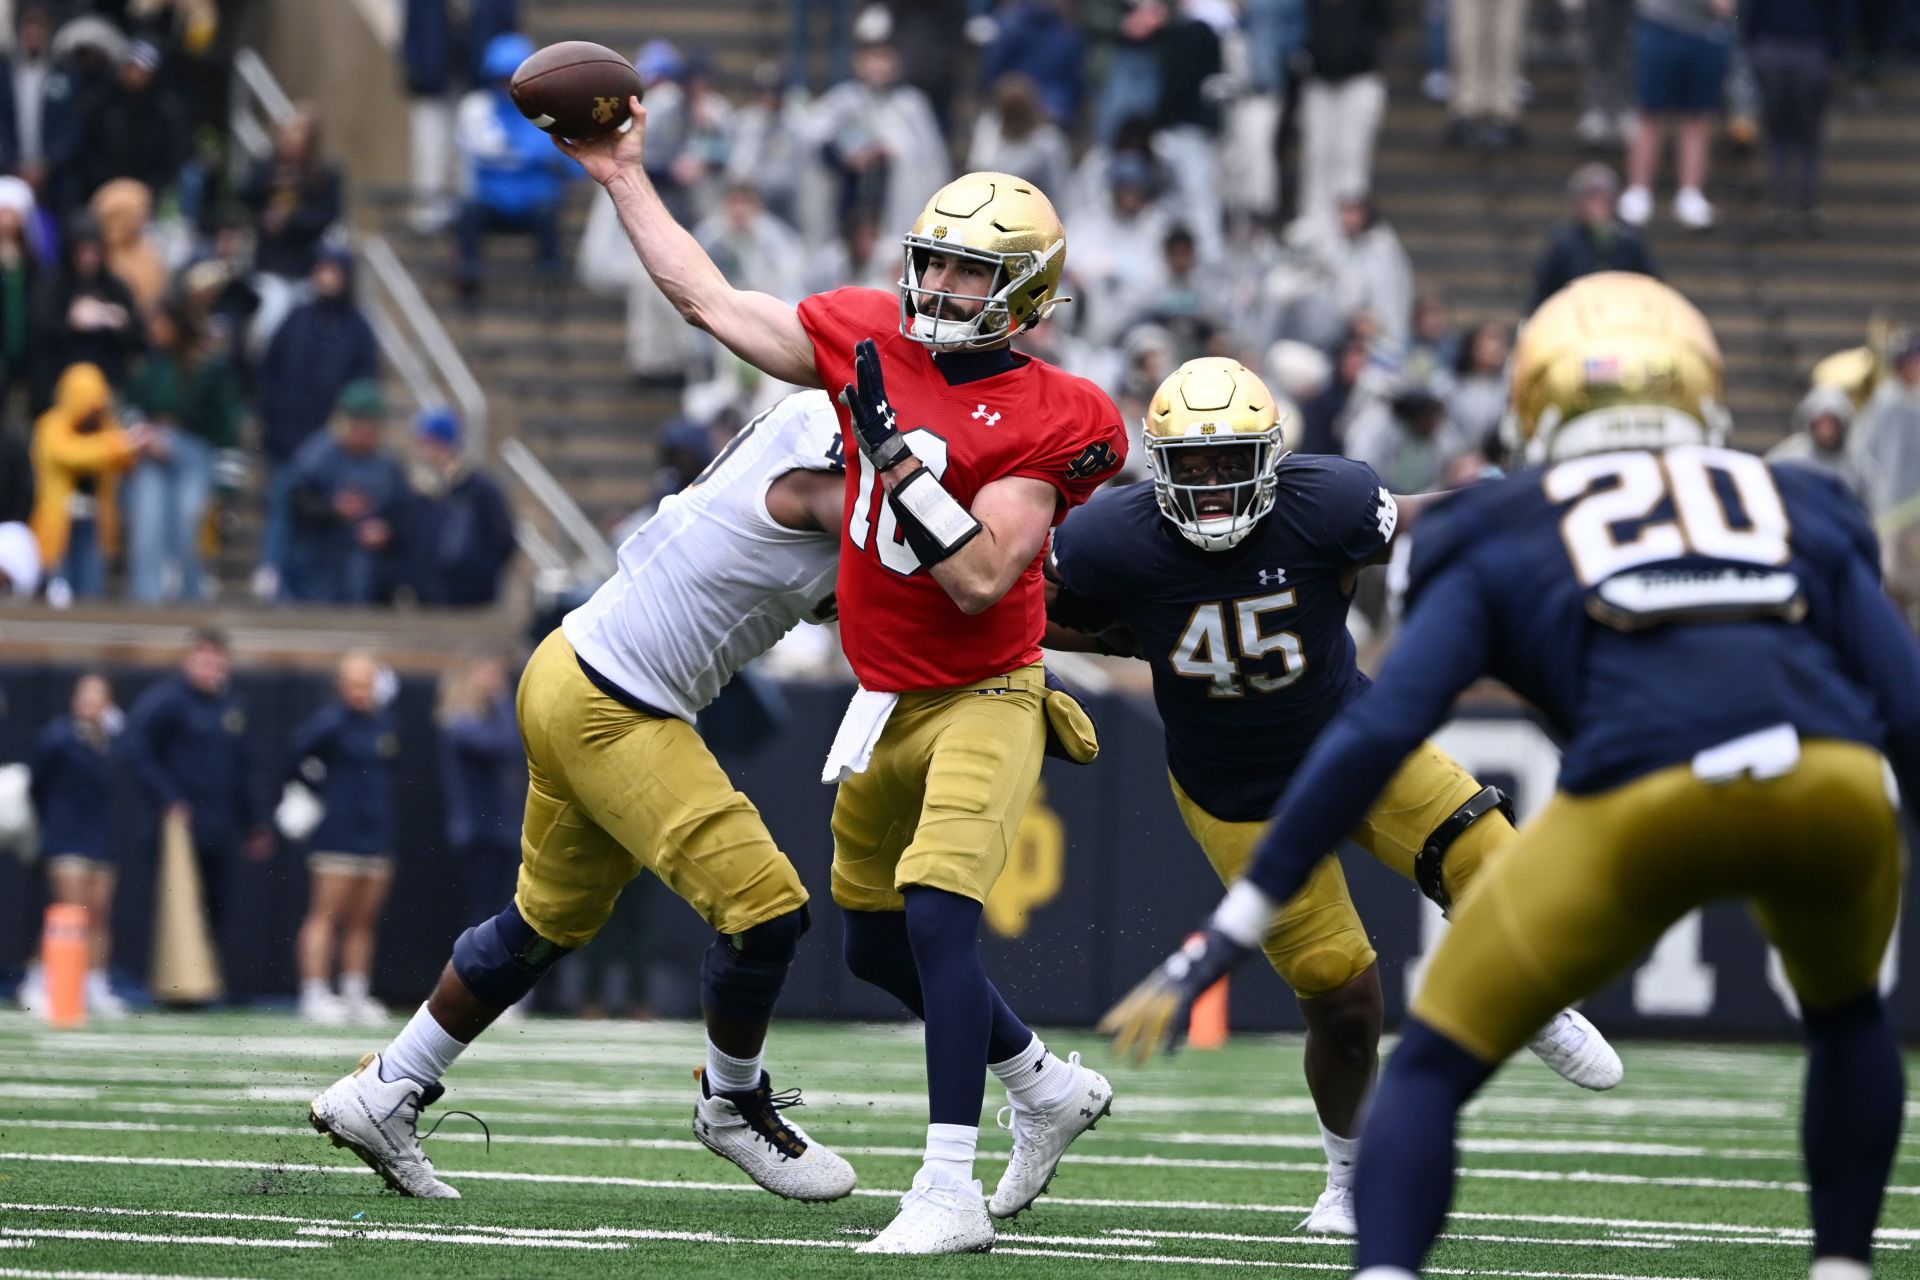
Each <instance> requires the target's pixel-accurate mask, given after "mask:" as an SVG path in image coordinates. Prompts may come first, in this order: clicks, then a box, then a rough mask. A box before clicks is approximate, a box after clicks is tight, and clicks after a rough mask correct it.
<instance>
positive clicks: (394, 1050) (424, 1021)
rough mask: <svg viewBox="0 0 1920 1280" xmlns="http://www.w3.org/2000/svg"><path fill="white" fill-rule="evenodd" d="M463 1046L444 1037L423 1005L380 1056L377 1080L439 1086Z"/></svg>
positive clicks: (438, 1024) (446, 1035)
mask: <svg viewBox="0 0 1920 1280" xmlns="http://www.w3.org/2000/svg"><path fill="white" fill-rule="evenodd" d="M466 1047H467V1046H466V1045H464V1044H462V1043H460V1041H458V1040H455V1039H454V1038H453V1037H452V1036H450V1035H448V1034H447V1032H446V1029H445V1028H443V1027H442V1026H441V1025H440V1023H439V1022H438V1021H437V1020H436V1019H435V1018H434V1016H433V1015H432V1014H431V1013H428V1012H427V1006H426V1005H424V1004H423V1005H421V1006H420V1008H419V1009H418V1010H417V1011H416V1012H415V1013H414V1015H413V1017H411V1018H409V1019H408V1020H407V1025H406V1026H404V1027H402V1028H400V1034H399V1035H397V1036H395V1037H394V1038H393V1043H392V1044H390V1045H388V1046H387V1047H386V1049H385V1051H384V1052H382V1053H381V1055H380V1078H381V1079H382V1080H385V1081H386V1082H387V1083H388V1084H391V1083H393V1082H394V1081H395V1080H399V1079H401V1078H403V1077H404V1078H405V1079H408V1080H412V1081H414V1082H415V1083H416V1084H439V1083H440V1077H441V1076H443V1075H445V1074H447V1068H448V1067H450V1066H452V1065H453V1060H454V1059H455V1058H457V1057H459V1056H460V1054H461V1053H462V1052H463V1051H465V1049H466Z"/></svg>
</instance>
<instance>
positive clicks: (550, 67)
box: [507, 40, 640, 142]
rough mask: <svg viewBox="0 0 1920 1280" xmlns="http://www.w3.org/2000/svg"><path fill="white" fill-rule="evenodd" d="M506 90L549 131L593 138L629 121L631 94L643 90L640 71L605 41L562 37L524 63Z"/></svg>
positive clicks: (522, 110)
mask: <svg viewBox="0 0 1920 1280" xmlns="http://www.w3.org/2000/svg"><path fill="white" fill-rule="evenodd" d="M507 91H508V93H510V94H511V95H512V96H513V105H514V106H516V107H518V108H520V114H521V115H523V116H525V117H526V118H527V119H529V120H531V121H533V123H534V124H536V125H538V126H539V127H540V128H542V129H544V130H545V131H546V132H548V133H552V134H558V135H559V136H560V137H563V138H572V139H573V140H574V141H576V142H588V141H591V140H592V139H594V138H599V137H602V136H604V135H606V134H609V133H613V132H615V131H617V130H622V129H625V128H626V127H627V125H628V123H629V122H630V121H631V120H632V118H633V116H632V113H631V112H630V111H629V110H628V109H627V99H628V98H637V97H639V96H640V73H639V72H637V71H635V70H634V69H633V64H632V63H630V62H628V61H627V60H626V59H625V58H623V57H621V56H620V55H619V54H617V53H615V52H614V51H613V50H611V49H609V48H607V47H606V46H605V45H600V44H594V43H593V42H592V41H590V40H563V41H561V42H560V43H559V44H550V45H548V46H547V47H546V48H544V49H542V50H540V51H539V52H537V53H535V54H534V55H533V56H532V57H530V58H528V59H527V60H526V61H525V62H523V63H521V64H520V69H519V70H517V71H515V72H514V73H513V79H512V80H511V81H509V82H508V84H507Z"/></svg>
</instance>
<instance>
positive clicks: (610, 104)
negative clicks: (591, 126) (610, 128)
mask: <svg viewBox="0 0 1920 1280" xmlns="http://www.w3.org/2000/svg"><path fill="white" fill-rule="evenodd" d="M619 107H620V99H618V98H595V99H594V100H593V122H594V123H595V124H605V123H607V122H608V121H609V120H611V119H613V113H614V112H615V111H617V110H618V109H619Z"/></svg>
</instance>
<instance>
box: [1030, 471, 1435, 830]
mask: <svg viewBox="0 0 1920 1280" xmlns="http://www.w3.org/2000/svg"><path fill="white" fill-rule="evenodd" d="M1278 475H1279V490H1278V494H1277V497H1276V499H1275V501H1274V504H1273V510H1272V511H1271V512H1270V513H1269V514H1268V515H1267V516H1266V517H1265V518H1264V519H1262V520H1261V521H1260V522H1259V523H1258V524H1256V525H1255V526H1254V527H1253V529H1252V531H1251V532H1249V533H1248V534H1247V536H1246V537H1245V538H1244V539H1242V540H1241V541H1240V543H1239V544H1238V545H1237V546H1234V547H1231V548H1229V549H1227V550H1225V551H1207V550H1203V549H1202V548H1200V547H1197V546H1195V545H1193V544H1192V543H1190V542H1188V541H1187V540H1186V539H1185V538H1184V537H1182V536H1181V534H1180V531H1179V530H1178V529H1177V528H1175V527H1174V525H1173V524H1172V522H1171V521H1169V520H1167V518H1166V517H1165V516H1163V515H1161V514H1160V508H1159V504H1158V502H1157V500H1156V499H1155V497H1154V490H1153V485H1152V484H1148V483H1143V484H1135V485H1129V486H1127V487H1125V488H1122V489H1109V490H1107V491H1106V492H1104V493H1101V494H1098V495H1096V496H1095V498H1094V499H1093V501H1092V502H1089V503H1088V504H1087V505H1086V507H1085V508H1083V509H1082V510H1080V511H1076V512H1074V513H1073V515H1071V516H1070V517H1068V519H1067V521H1066V523H1065V524H1063V525H1061V526H1060V528H1059V529H1057V530H1055V532H1054V547H1053V556H1054V573H1055V575H1056V577H1057V578H1058V579H1059V586H1060V588H1061V592H1062V594H1061V596H1060V598H1059V599H1058V600H1056V602H1055V608H1054V617H1055V620H1056V621H1058V622H1060V623H1062V624H1064V625H1067V626H1072V627H1079V628H1082V629H1086V630H1098V629H1100V628H1102V627H1104V626H1105V625H1107V624H1109V623H1112V622H1115V621H1118V622H1124V623H1126V624H1127V625H1128V626H1129V627H1130V628H1131V629H1132V631H1133V635H1134V638H1135V639H1136V640H1137V641H1138V643H1139V647H1140V651H1141V654H1142V656H1144V657H1145V658H1146V660H1147V663H1148V665H1149V666H1150V667H1151V669H1152V672H1153V697H1154V703H1155V705H1156V706H1157V707H1158V708H1159V711H1160V719H1161V723H1162V725H1163V726H1164V728H1165V732H1166V747H1167V767H1168V769H1169V771H1170V772H1171V773H1172V774H1173V777H1174V780H1175V781H1177V782H1178V783H1179V784H1180V787H1181V790H1183V791H1185V792H1186V793H1187V794H1188V795H1189V796H1191V797H1192V798H1193V799H1194V801H1195V802H1197V803H1198V804H1199V805H1200V807H1201V808H1203V809H1205V810H1206V811H1207V812H1208V813H1209V814H1212V815H1213V816H1214V817H1216V818H1221V819H1225V820H1226V821H1229V822H1256V821H1264V820H1265V819H1266V818H1267V817H1268V816H1269V815H1270V814H1271V812H1272V810H1273V805H1274V802H1275V801H1276V800H1277V799H1279V797H1280V793H1281V791H1282V790H1284V789H1285V787H1286V783H1287V779H1288V778H1289V777H1290V776H1291V775H1292V773H1293V771H1294V769H1295V768H1296V767H1297V766H1298V765H1299V763H1300V761H1301V760H1302V758H1304V757H1305V755H1306V753H1307V750H1308V748H1310V747H1311V746H1312V745H1313V741H1314V739H1315V738H1316V737H1318V736H1319V734H1320V731H1321V729H1322V728H1324V727H1325V726H1326V724H1327V722H1328V721H1329V720H1331V719H1332V718H1333V716H1334V714H1335V713H1336V712H1338V711H1339V710H1340V708H1341V707H1342V706H1343V705H1344V704H1345V703H1346V702H1347V700H1348V699H1349V698H1351V697H1352V696H1353V695H1354V694H1355V693H1356V692H1358V691H1359V690H1360V689H1362V688H1364V687H1365V686H1366V677H1365V676H1363V675H1362V674H1361V673H1360V668H1359V667H1358V666H1357V665H1356V663H1355V662H1354V651H1353V637H1352V636H1351V635H1350V634H1349V633H1348V631H1347V605H1348V603H1349V601H1350V598H1351V586H1350V579H1351V576H1352V573H1353V570H1355V569H1356V568H1358V567H1359V566H1360V565H1363V564H1366V563H1367V562H1368V561H1370V560H1373V559H1374V558H1376V557H1377V556H1378V555H1379V554H1380V553H1381V552H1382V551H1383V550H1385V548H1386V546H1387V543H1388V542H1389V541H1390V540H1391V539H1392V537H1393V530H1394V524H1395V521H1396V519H1397V518H1398V509H1397V508H1396V507H1395V505H1394V501H1393V497H1392V495H1391V494H1389V493H1388V492H1387V490H1386V488H1385V487H1384V486H1383V485H1382V484H1381V483H1380V477H1379V476H1377V475H1375V474H1374V471H1373V468H1371V467H1369V466H1368V465H1367V464H1366V463H1364V462H1355V461H1352V460H1350V459H1347V458H1337V457H1323V456H1318V455H1311V454H1292V455H1289V456H1288V457H1286V458H1285V459H1283V460H1282V461H1281V463H1280V468H1279V473H1278Z"/></svg>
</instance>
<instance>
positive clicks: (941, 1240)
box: [854, 1168, 993, 1254]
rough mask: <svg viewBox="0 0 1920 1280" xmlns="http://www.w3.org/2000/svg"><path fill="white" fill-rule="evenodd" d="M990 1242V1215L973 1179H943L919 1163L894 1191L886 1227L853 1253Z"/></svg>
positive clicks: (982, 1247) (960, 1249)
mask: <svg viewBox="0 0 1920 1280" xmlns="http://www.w3.org/2000/svg"><path fill="white" fill-rule="evenodd" d="M991 1248H993V1219H992V1218H989V1217H988V1216H987V1206H986V1205H985V1204H983V1203H982V1202H981V1200H980V1184H979V1183H977V1182H946V1181H942V1180H941V1179H940V1178H939V1177H937V1176H936V1175H935V1174H934V1173H933V1172H932V1171H930V1170H928V1169H926V1168H922V1169H921V1170H920V1172H918V1173H916V1174H914V1175H913V1186H912V1188H911V1189H909V1190H908V1192H907V1194H906V1195H904V1196H901V1197H900V1212H899V1213H897V1214H895V1215H894V1217H893V1221H892V1222H889V1223H888V1224H887V1229H886V1230H885V1231H882V1232H881V1233H880V1234H879V1235H877V1236H875V1237H874V1238H873V1239H871V1240H869V1241H867V1242H866V1243H865V1244H863V1245H861V1246H860V1247H859V1248H858V1249H856V1250H854V1252H855V1253H917V1254H936V1253H985V1252H987V1251H988V1250H989V1249H991Z"/></svg>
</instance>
